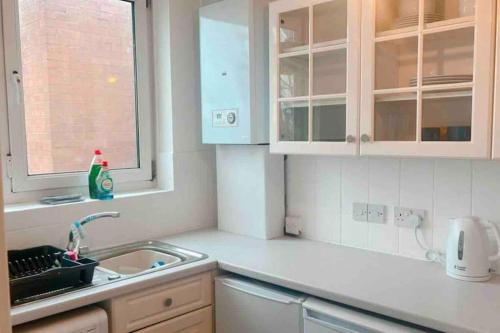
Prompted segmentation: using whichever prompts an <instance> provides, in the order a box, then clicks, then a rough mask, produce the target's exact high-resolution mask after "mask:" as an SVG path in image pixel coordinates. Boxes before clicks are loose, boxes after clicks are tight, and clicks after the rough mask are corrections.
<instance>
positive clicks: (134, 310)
mask: <svg viewBox="0 0 500 333" xmlns="http://www.w3.org/2000/svg"><path fill="white" fill-rule="evenodd" d="M211 304H212V274H211V273H210V272H208V273H204V274H200V275H196V276H193V277H188V278H185V279H182V280H178V281H174V282H171V283H169V284H166V285H163V286H160V287H156V288H151V289H147V290H144V291H140V292H136V293H133V294H129V295H125V296H121V297H118V298H116V299H114V300H112V301H111V321H112V332H113V333H122V332H133V331H135V330H139V329H141V328H144V327H147V326H151V325H154V324H157V323H160V322H162V321H165V320H168V319H170V318H173V317H176V316H180V315H183V314H185V313H188V312H191V311H193V310H197V309H200V308H202V307H205V306H208V305H211Z"/></svg>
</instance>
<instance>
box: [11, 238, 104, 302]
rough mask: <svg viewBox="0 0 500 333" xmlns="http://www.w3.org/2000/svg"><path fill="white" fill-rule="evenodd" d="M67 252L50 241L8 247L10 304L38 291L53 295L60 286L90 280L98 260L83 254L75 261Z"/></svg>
mask: <svg viewBox="0 0 500 333" xmlns="http://www.w3.org/2000/svg"><path fill="white" fill-rule="evenodd" d="M64 252H65V251H64V250H62V249H59V248H56V247H53V246H48V245H47V246H38V247H34V248H30V249H25V250H12V251H8V254H7V256H8V266H9V282H10V300H11V304H13V305H17V304H22V303H25V302H28V301H30V300H32V299H33V298H34V297H36V296H38V295H43V294H47V295H51V294H52V293H53V292H56V291H59V290H64V289H70V288H72V287H73V288H78V287H82V286H85V285H88V284H91V283H92V278H93V276H94V269H95V267H96V266H97V265H99V263H98V262H97V261H94V260H92V259H88V258H83V257H81V258H80V259H79V260H77V261H72V260H69V259H68V258H66V256H65V255H64Z"/></svg>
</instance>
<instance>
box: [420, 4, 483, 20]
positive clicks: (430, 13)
mask: <svg viewBox="0 0 500 333" xmlns="http://www.w3.org/2000/svg"><path fill="white" fill-rule="evenodd" d="M424 10H425V14H426V17H428V19H427V20H426V23H431V22H436V21H443V20H451V19H456V18H460V17H470V16H474V15H475V13H476V1H475V0H426V1H425V2H424Z"/></svg>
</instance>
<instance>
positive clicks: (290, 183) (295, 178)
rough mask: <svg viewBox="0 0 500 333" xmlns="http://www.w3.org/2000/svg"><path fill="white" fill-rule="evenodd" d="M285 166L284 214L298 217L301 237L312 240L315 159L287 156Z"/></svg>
mask: <svg viewBox="0 0 500 333" xmlns="http://www.w3.org/2000/svg"><path fill="white" fill-rule="evenodd" d="M286 168H287V175H286V182H287V185H286V186H287V198H286V201H287V212H286V215H287V216H297V217H300V219H301V222H302V231H303V237H305V238H308V239H313V240H314V239H315V238H316V223H315V200H316V192H315V179H316V178H315V175H316V159H315V158H313V157H310V156H289V157H288V159H287V162H286Z"/></svg>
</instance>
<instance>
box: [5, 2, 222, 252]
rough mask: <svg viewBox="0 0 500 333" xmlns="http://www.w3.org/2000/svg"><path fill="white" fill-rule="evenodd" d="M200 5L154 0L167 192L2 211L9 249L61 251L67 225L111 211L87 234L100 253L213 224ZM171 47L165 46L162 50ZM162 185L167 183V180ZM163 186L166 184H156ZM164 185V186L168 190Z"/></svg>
mask: <svg viewBox="0 0 500 333" xmlns="http://www.w3.org/2000/svg"><path fill="white" fill-rule="evenodd" d="M200 3H201V1H200V0H171V1H164V0H154V1H153V6H154V20H155V25H156V26H157V27H158V28H157V29H156V30H155V37H154V39H155V44H156V50H155V52H156V59H155V60H156V63H157V67H156V71H155V77H156V84H157V89H158V91H157V96H156V104H157V105H156V106H157V108H158V109H160V110H161V112H160V114H161V116H160V118H159V124H158V127H159V128H165V127H167V128H171V129H172V130H171V131H163V132H162V133H160V135H159V142H158V150H159V152H160V156H159V160H160V162H159V164H160V165H162V167H166V168H170V170H171V168H172V167H173V191H170V192H159V193H154V194H145V195H142V196H138V197H137V196H136V197H123V198H118V199H115V200H113V201H110V202H97V201H95V202H88V203H84V204H81V203H80V204H72V205H66V206H60V207H43V208H37V209H30V210H23V209H20V210H14V211H8V212H7V213H6V237H7V245H8V247H9V248H10V249H13V248H25V247H29V246H35V245H40V244H53V245H58V246H64V245H66V240H67V234H68V231H69V229H68V228H69V225H70V224H71V222H73V221H74V220H76V219H77V218H79V217H82V216H84V215H86V214H90V213H93V212H97V211H104V210H106V211H108V210H117V211H120V212H121V213H122V217H121V218H120V219H119V220H110V221H104V220H102V221H97V222H94V223H93V224H90V225H89V226H88V228H87V232H88V235H89V237H88V239H87V240H86V241H87V243H88V245H90V246H91V247H94V248H96V247H104V246H109V245H115V244H120V243H125V242H132V241H137V240H143V239H150V238H158V237H161V236H165V235H168V234H171V233H176V232H182V231H186V230H191V229H197V228H204V227H211V226H215V225H216V220H217V216H216V215H217V212H216V179H215V178H216V176H215V152H214V148H213V147H212V146H205V145H202V144H201V114H200V97H199V96H200V93H199V64H198V53H199V52H198V26H197V24H198V23H197V20H198V12H197V10H198V8H199V6H200ZM169 45H172V47H169ZM167 178H168V179H167V180H166V182H167V183H168V182H170V184H172V183H171V182H172V176H171V175H169V176H168V177H167ZM161 181H162V182H164V181H165V180H161ZM170 187H171V186H170Z"/></svg>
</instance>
